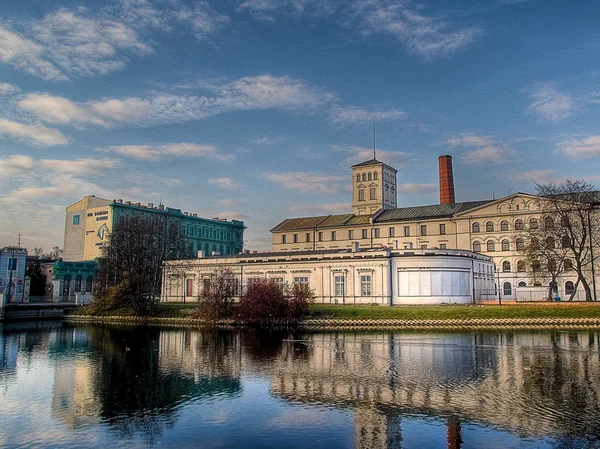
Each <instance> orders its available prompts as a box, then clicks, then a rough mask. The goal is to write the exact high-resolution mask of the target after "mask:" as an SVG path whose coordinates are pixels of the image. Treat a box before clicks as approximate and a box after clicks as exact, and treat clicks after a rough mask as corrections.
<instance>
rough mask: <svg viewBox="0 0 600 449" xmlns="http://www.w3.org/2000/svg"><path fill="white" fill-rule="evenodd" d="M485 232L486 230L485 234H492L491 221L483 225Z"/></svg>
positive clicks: (492, 225)
mask: <svg viewBox="0 0 600 449" xmlns="http://www.w3.org/2000/svg"><path fill="white" fill-rule="evenodd" d="M485 230H486V231H487V232H494V223H492V222H491V221H488V222H487V223H486V224H485Z"/></svg>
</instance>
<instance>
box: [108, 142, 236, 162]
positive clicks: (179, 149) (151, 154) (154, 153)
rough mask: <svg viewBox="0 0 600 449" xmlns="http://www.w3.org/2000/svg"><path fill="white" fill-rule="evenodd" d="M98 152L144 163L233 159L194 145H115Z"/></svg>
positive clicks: (212, 149) (202, 146)
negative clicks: (172, 158)
mask: <svg viewBox="0 0 600 449" xmlns="http://www.w3.org/2000/svg"><path fill="white" fill-rule="evenodd" d="M100 151H105V152H108V153H117V154H120V155H122V156H128V157H133V158H135V159H142V160H146V161H157V160H159V159H161V158H163V157H165V156H175V157H207V158H211V159H217V160H220V161H224V162H228V161H231V160H232V159H233V155H231V154H223V153H221V152H219V149H218V148H217V147H216V146H214V145H200V144H196V143H184V142H181V143H169V144H164V145H156V146H152V145H115V146H110V147H106V148H100Z"/></svg>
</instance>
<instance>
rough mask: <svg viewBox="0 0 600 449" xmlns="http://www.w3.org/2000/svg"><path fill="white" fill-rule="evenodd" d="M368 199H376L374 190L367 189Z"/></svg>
mask: <svg viewBox="0 0 600 449" xmlns="http://www.w3.org/2000/svg"><path fill="white" fill-rule="evenodd" d="M369 199H370V200H375V199H377V194H376V192H375V189H369Z"/></svg>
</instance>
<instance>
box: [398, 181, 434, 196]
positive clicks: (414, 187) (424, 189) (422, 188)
mask: <svg viewBox="0 0 600 449" xmlns="http://www.w3.org/2000/svg"><path fill="white" fill-rule="evenodd" d="M437 189H438V186H437V184H413V183H407V184H400V185H399V186H398V192H400V193H408V194H414V195H418V194H423V193H433V192H436V191H437Z"/></svg>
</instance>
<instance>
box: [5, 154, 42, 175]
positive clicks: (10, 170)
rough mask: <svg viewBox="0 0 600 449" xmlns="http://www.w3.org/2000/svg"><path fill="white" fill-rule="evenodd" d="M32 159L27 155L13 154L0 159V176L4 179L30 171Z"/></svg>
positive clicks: (32, 164)
mask: <svg viewBox="0 0 600 449" xmlns="http://www.w3.org/2000/svg"><path fill="white" fill-rule="evenodd" d="M33 166H34V161H33V159H32V158H30V157H29V156H24V155H20V154H14V155H10V156H8V159H6V160H0V176H1V177H2V178H4V179H6V178H11V177H16V176H21V175H24V174H27V173H29V172H30V171H31V169H32V168H33Z"/></svg>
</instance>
